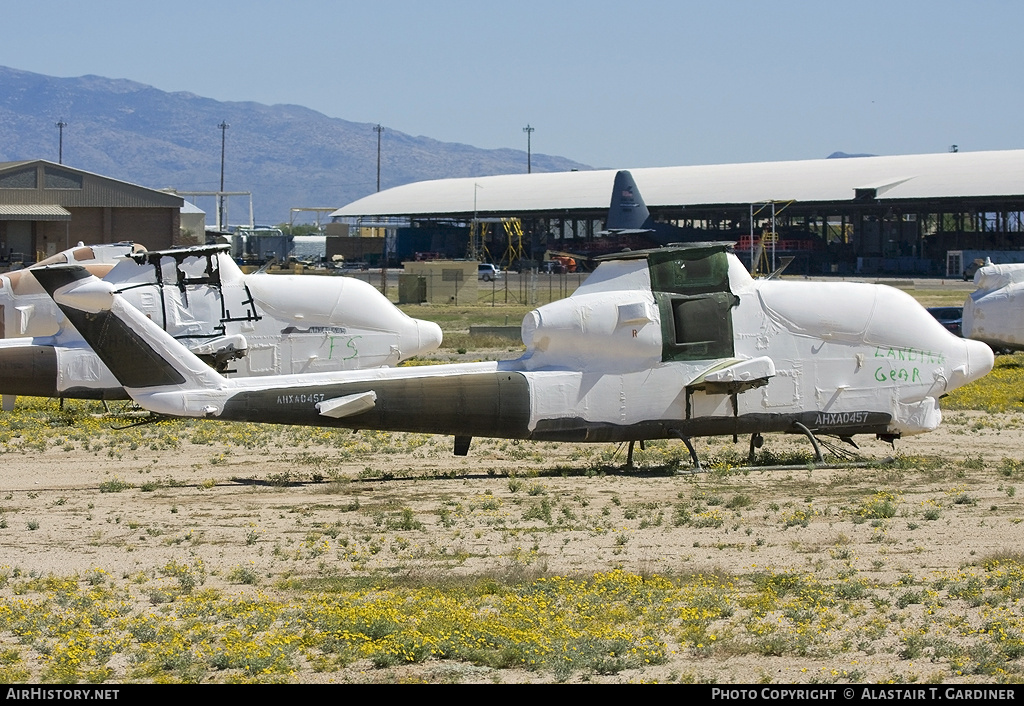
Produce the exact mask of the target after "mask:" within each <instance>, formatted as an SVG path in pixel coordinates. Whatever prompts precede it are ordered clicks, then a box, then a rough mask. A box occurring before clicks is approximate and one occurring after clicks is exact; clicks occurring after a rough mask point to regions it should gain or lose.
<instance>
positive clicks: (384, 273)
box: [373, 123, 388, 297]
mask: <svg viewBox="0 0 1024 706" xmlns="http://www.w3.org/2000/svg"><path fill="white" fill-rule="evenodd" d="M373 131H374V132H375V133H377V191H380V137H381V135H383V134H384V127H383V126H382V125H381V124H380V123H377V124H376V125H374V126H373ZM380 293H381V294H383V295H384V296H385V297H386V296H387V295H388V231H387V229H386V228H385V229H384V242H383V243H382V244H381V253H380Z"/></svg>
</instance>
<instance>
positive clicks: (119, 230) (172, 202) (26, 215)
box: [0, 160, 184, 265]
mask: <svg viewBox="0 0 1024 706" xmlns="http://www.w3.org/2000/svg"><path fill="white" fill-rule="evenodd" d="M183 203H184V200H183V199H182V198H181V197H179V196H173V195H171V194H167V193H164V192H161V191H155V190H153V189H147V188H145V187H142V186H137V185H135V184H129V183H127V182H123V181H118V180H116V179H110V178H108V177H103V176H99V175H97V174H91V173H89V172H85V171H82V170H80V169H73V168H71V167H68V166H66V165H62V164H55V163H53V162H48V161H45V160H33V161H24V162H0V265H10V264H12V263H30V262H35V261H38V260H41V259H44V258H46V257H48V256H49V255H52V254H54V253H56V252H59V251H61V250H65V249H67V248H69V247H71V246H72V245H74V244H75V243H77V242H79V241H81V242H83V243H85V244H86V245H94V244H98V243H116V242H119V241H126V240H130V241H133V242H135V243H139V244H140V245H142V246H144V247H146V248H147V249H150V250H155V249H162V248H168V247H171V246H172V245H174V244H175V243H176V240H177V239H178V238H179V231H180V218H181V216H180V211H181V207H182V204H183Z"/></svg>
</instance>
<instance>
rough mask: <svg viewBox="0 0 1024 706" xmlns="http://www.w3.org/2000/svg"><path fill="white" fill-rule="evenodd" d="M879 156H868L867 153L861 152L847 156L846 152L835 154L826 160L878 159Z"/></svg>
mask: <svg viewBox="0 0 1024 706" xmlns="http://www.w3.org/2000/svg"><path fill="white" fill-rule="evenodd" d="M876 156H877V155H873V154H867V153H866V152H859V153H857V154H847V153H846V152H833V153H832V154H830V155H829V156H828V157H825V159H850V158H852V157H876Z"/></svg>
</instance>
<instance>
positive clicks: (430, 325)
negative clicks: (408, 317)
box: [415, 319, 441, 355]
mask: <svg viewBox="0 0 1024 706" xmlns="http://www.w3.org/2000/svg"><path fill="white" fill-rule="evenodd" d="M416 330H417V335H418V338H419V346H418V350H417V351H416V353H415V355H419V354H421V353H429V352H430V351H433V350H437V348H438V347H439V346H440V345H441V327H440V326H438V325H437V324H435V323H434V322H433V321H423V320H422V319H416Z"/></svg>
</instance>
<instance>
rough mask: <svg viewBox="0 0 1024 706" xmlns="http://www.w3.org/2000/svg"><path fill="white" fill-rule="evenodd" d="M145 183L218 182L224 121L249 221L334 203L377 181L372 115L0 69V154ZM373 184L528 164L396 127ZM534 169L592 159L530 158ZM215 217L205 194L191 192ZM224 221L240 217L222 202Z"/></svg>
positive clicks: (237, 205) (194, 186) (522, 156)
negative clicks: (60, 125) (333, 114)
mask: <svg viewBox="0 0 1024 706" xmlns="http://www.w3.org/2000/svg"><path fill="white" fill-rule="evenodd" d="M61 119H63V120H64V121H65V122H66V123H67V127H66V128H65V129H64V163H65V164H67V165H69V166H71V167H75V168H77V169H84V170H86V171H90V172H95V173H97V174H102V175H103V176H108V177H111V178H114V179H120V180H123V181H128V182H132V183H135V184H140V185H142V186H148V187H152V188H156V189H159V188H164V187H174V188H177V189H180V190H183V191H216V190H217V188H218V187H219V186H220V149H221V132H220V130H218V129H217V126H218V125H219V124H220V123H222V122H227V123H228V125H229V126H230V127H229V128H228V130H227V150H226V154H227V156H226V159H225V170H224V171H225V178H224V189H225V190H226V191H251V192H253V204H254V208H255V216H256V220H257V222H260V223H280V222H282V221H287V220H288V209H290V208H293V207H327V206H330V207H335V208H337V207H340V206H343V205H345V204H347V203H350V202H351V201H354V200H355V199H357V198H360V197H362V196H366V195H367V194H370V193H372V192H373V191H375V190H376V180H377V140H376V135H375V134H374V132H373V129H372V128H373V126H372V124H370V123H353V122H348V121H346V120H341V119H339V118H330V117H327V116H326V115H323V114H322V113H318V112H316V111H314V110H310V109H308V108H303V107H302V106H297V105H263V104H261V103H237V102H220V101H216V100H212V99H210V98H202V97H200V96H196V95H193V94H191V93H167V92H165V91H160V90H158V89H156V88H153V87H152V86H146V85H143V84H140V83H135V82H133V81H127V80H124V79H109V78H103V77H100V76H82V77H79V78H55V77H52V76H43V75H41V74H34V73H29V72H27V71H19V70H16V69H11V68H6V67H0V161H13V160H21V159H49V160H52V161H57V150H58V130H57V128H56V123H57V121H58V120H61ZM383 145H384V147H383V150H382V153H381V188H382V189H384V188H389V187H392V186H398V185H400V184H407V183H409V182H413V181H421V180H424V179H440V178H446V177H462V176H487V175H492V174H513V173H517V172H522V171H525V169H526V152H525V151H520V150H513V149H499V150H485V149H478V148H476V147H471V146H469V145H462V144H457V143H451V142H439V141H437V140H432V139H430V138H428V137H413V136H411V135H406V134H405V133H402V132H398V131H396V130H391V129H387V130H386V131H385V133H384V142H383ZM532 164H533V170H534V171H537V172H552V171H568V170H570V169H589V168H590V167H588V166H587V165H585V164H580V163H579V162H574V161H572V160H569V159H565V158H563V157H554V156H549V155H543V154H534V155H533V156H532ZM200 206H201V207H202V208H204V209H205V210H206V211H207V214H208V217H207V223H212V222H213V200H212V199H208V200H207V201H206V202H202V201H201V202H200ZM228 207H229V211H228V220H229V222H231V223H237V222H240V221H243V220H247V219H248V204H247V203H245V204H243V202H242V201H241V200H229V206H228Z"/></svg>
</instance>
